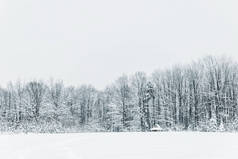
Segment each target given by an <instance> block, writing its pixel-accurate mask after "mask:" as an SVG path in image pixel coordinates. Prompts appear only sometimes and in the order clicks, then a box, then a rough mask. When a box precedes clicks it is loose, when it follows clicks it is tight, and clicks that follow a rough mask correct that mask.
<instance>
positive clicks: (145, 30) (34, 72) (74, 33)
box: [0, 0, 238, 89]
mask: <svg viewBox="0 0 238 159" xmlns="http://www.w3.org/2000/svg"><path fill="white" fill-rule="evenodd" d="M237 8H238V1H237V0H0V84H1V85H5V84H6V83H7V82H8V81H10V80H12V81H16V80H17V79H22V80H29V79H35V78H37V79H43V80H48V79H49V78H51V77H53V78H54V79H62V80H63V81H64V82H65V84H72V85H80V84H83V83H86V84H93V85H94V86H96V87H97V88H99V89H101V88H103V87H105V86H106V85H107V84H109V83H111V82H112V81H113V80H115V79H116V78H117V77H119V76H120V75H121V74H123V73H127V74H131V73H134V72H136V71H145V72H147V73H148V74H149V73H151V72H152V71H154V70H155V69H158V68H165V67H169V66H171V65H173V64H179V63H187V62H189V61H192V60H196V59H197V58H200V57H202V56H205V55H208V54H227V55H228V56H231V57H233V58H234V59H235V60H237V61H238V9H237Z"/></svg>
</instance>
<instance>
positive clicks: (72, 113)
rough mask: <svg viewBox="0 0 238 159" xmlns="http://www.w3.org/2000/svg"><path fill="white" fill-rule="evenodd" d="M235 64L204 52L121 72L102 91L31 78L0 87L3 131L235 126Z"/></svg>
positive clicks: (237, 121)
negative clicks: (180, 61) (186, 60)
mask: <svg viewBox="0 0 238 159" xmlns="http://www.w3.org/2000/svg"><path fill="white" fill-rule="evenodd" d="M237 73H238V64H237V63H236V62H234V61H232V60H231V59H230V58H227V57H214V56H207V57H205V58H203V59H200V60H198V61H196V62H193V63H191V64H187V65H176V66H173V67H172V68H170V69H166V70H156V71H154V72H153V73H152V74H151V75H150V76H147V75H146V74H145V73H144V72H136V73H135V74H133V75H131V76H128V75H122V76H121V77H119V78H118V79H117V80H116V81H115V82H114V83H113V84H111V85H109V86H107V87H106V88H105V89H104V90H103V91H99V90H97V89H96V88H95V87H93V86H91V85H82V86H80V87H73V86H71V87H66V86H64V84H63V82H62V81H51V82H43V81H38V80H32V81H30V82H26V83H23V82H21V81H18V82H16V83H9V84H8V85H7V87H6V88H1V89H0V130H1V131H2V132H10V131H13V132H51V133H55V132H95V131H101V132H120V131H150V129H151V128H153V127H155V126H156V125H160V126H161V127H162V128H163V129H164V130H168V131H169V130H172V131H182V130H183V131H185V130H189V131H236V130H238V117H237V115H238V110H237V108H238V105H237V102H238V96H237V95H238V85H237V84H238V75H237Z"/></svg>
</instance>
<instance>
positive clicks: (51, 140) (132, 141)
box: [0, 132, 238, 159]
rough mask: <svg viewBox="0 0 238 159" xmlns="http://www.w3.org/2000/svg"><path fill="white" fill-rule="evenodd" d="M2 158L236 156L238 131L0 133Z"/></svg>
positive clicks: (189, 158)
mask: <svg viewBox="0 0 238 159" xmlns="http://www.w3.org/2000/svg"><path fill="white" fill-rule="evenodd" d="M0 158H1V159H159V158H161V159H228V158H229V159H233V158H234V159H237V158H238V134H235V133H234V134H232V133H167V132H155V133H87V134H57V135H49V134H40V135H38V134H28V135H22V134H20V135H0Z"/></svg>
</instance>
